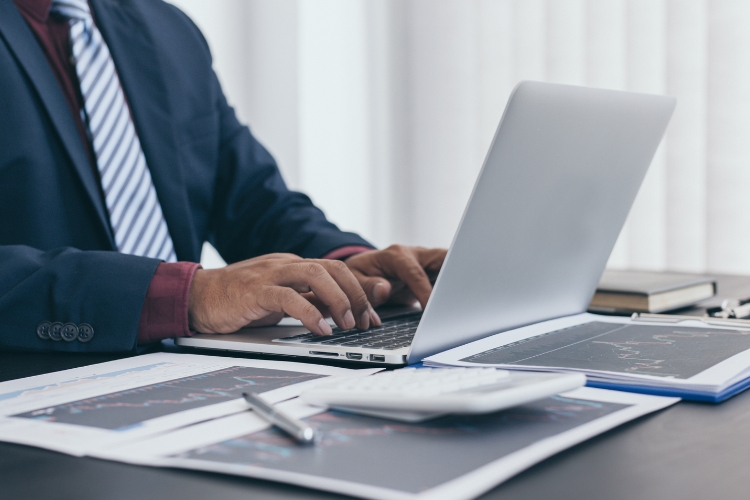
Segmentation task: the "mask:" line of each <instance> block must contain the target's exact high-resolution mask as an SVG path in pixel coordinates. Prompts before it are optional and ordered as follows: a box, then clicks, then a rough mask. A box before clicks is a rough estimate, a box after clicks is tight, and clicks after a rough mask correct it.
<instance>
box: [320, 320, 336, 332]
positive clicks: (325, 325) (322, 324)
mask: <svg viewBox="0 0 750 500" xmlns="http://www.w3.org/2000/svg"><path fill="white" fill-rule="evenodd" d="M318 330H320V333H321V334H322V335H330V334H332V333H333V330H331V325H329V324H328V322H327V321H326V320H324V319H321V320H320V321H318Z"/></svg>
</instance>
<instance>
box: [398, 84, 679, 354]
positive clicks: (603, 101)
mask: <svg viewBox="0 0 750 500" xmlns="http://www.w3.org/2000/svg"><path fill="white" fill-rule="evenodd" d="M674 106H675V99H674V98H672V97H666V96H657V95H647V94H636V93H630V92H619V91H612V90H602V89H591V88H585V87H574V86H568V85H557V84H547V83H538V82H522V83H520V84H519V85H518V86H517V87H516V89H515V90H514V92H513V93H512V94H511V97H510V99H509V101H508V104H507V106H506V109H505V113H504V115H503V118H502V120H501V121H500V125H499V127H498V130H497V132H496V134H495V138H494V140H493V143H492V146H491V148H490V151H489V153H488V155H487V158H486V160H485V163H484V165H483V167H482V170H481V172H480V174H479V177H478V179H477V182H476V185H475V187H474V192H473V193H472V196H471V198H470V200H469V203H468V205H467V207H466V210H465V212H464V215H463V219H462V221H461V223H460V225H459V228H458V231H457V232H456V235H455V237H454V240H453V244H452V245H451V248H450V251H449V253H448V257H447V259H446V261H445V264H444V266H443V269H442V271H441V273H440V276H439V277H438V280H437V282H436V284H435V288H434V290H433V294H432V296H431V298H430V301H429V303H428V305H427V308H426V309H425V312H424V315H423V316H422V321H421V322H420V324H419V329H418V330H417V333H416V335H415V337H414V342H413V344H412V348H411V351H410V354H409V362H410V363H413V362H416V361H419V360H421V359H423V358H424V357H426V356H429V355H431V354H434V353H437V352H440V351H443V350H445V349H448V348H452V347H455V346H457V345H461V344H465V343H467V342H470V341H473V340H476V339H479V338H483V337H486V336H488V335H491V334H494V333H497V332H501V331H504V330H509V329H512V328H517V327H520V326H523V325H527V324H531V323H537V322H539V321H544V320H547V319H552V318H557V317H561V316H567V315H571V314H578V313H582V312H584V311H585V310H586V308H587V306H588V304H589V301H590V300H591V297H592V296H593V294H594V291H595V290H596V286H597V284H598V282H599V278H600V276H601V274H602V271H603V270H604V267H605V265H606V263H607V259H608V258H609V255H610V253H611V251H612V248H613V247H614V244H615V241H616V240H617V236H618V235H619V233H620V230H621V229H622V226H623V224H624V223H625V219H626V217H627V215H628V212H629V210H630V207H631V205H632V204H633V201H634V200H635V196H636V194H637V192H638V189H639V187H640V185H641V182H642V181H643V178H644V176H645V175H646V171H647V170H648V167H649V164H650V163H651V160H652V158H653V156H654V153H655V152H656V148H657V146H658V145H659V142H660V141H661V138H662V136H663V135H664V131H665V129H666V127H667V123H668V122H669V119H670V117H671V115H672V111H673V110H674Z"/></svg>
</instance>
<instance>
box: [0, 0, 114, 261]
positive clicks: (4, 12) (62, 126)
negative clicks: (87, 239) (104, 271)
mask: <svg viewBox="0 0 750 500" xmlns="http://www.w3.org/2000/svg"><path fill="white" fill-rule="evenodd" d="M0 35H1V36H2V37H3V38H4V39H5V42H6V43H7V44H8V47H10V50H11V51H12V52H13V53H14V54H15V56H16V59H17V60H18V62H19V64H20V65H21V67H22V68H23V71H25V72H26V75H27V76H28V78H29V80H30V81H31V84H32V85H33V86H34V88H35V90H36V92H37V93H38V95H39V98H40V99H41V101H42V103H43V104H44V107H45V108H46V110H47V113H48V114H49V117H50V120H51V121H52V124H53V126H54V127H55V129H56V130H57V133H58V135H59V136H60V140H61V141H62V143H63V145H64V147H65V150H66V151H67V152H68V155H69V156H70V160H71V162H72V163H73V166H74V168H75V170H76V172H77V173H78V176H79V177H80V179H81V181H82V182H83V186H84V188H85V190H86V193H87V194H88V196H89V198H90V200H91V203H92V204H93V206H94V210H95V211H96V215H97V217H98V218H99V221H100V222H101V224H102V227H103V228H104V230H105V231H106V234H107V236H108V238H109V241H110V244H111V245H112V248H113V249H114V248H116V247H115V243H114V239H113V238H112V231H111V230H110V229H109V227H110V226H109V215H108V214H107V212H106V210H105V207H104V203H103V200H102V199H101V194H100V191H99V185H98V182H99V181H98V179H97V178H96V177H95V176H94V173H93V172H92V170H91V164H90V163H89V159H88V156H87V155H86V151H85V149H84V146H83V143H82V142H81V137H80V135H79V134H78V129H77V128H76V124H75V121H73V117H72V116H71V114H70V108H69V107H68V104H67V102H66V101H65V96H64V95H63V93H62V90H61V89H60V85H59V84H58V83H57V79H56V78H55V74H54V73H53V72H52V69H51V68H50V67H49V63H48V62H47V58H46V57H45V55H44V52H42V49H41V47H40V46H39V43H38V42H37V40H36V38H35V37H34V34H33V33H32V31H31V29H30V28H29V27H28V25H27V24H26V21H25V20H24V19H23V17H22V16H21V13H20V12H18V9H17V8H16V6H15V5H14V4H13V2H12V1H11V0H0Z"/></svg>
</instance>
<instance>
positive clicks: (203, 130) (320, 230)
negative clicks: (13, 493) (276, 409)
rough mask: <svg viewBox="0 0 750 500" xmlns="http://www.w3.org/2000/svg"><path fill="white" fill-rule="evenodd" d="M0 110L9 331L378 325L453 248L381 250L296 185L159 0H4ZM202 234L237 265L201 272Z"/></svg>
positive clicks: (53, 333) (128, 341)
mask: <svg viewBox="0 0 750 500" xmlns="http://www.w3.org/2000/svg"><path fill="white" fill-rule="evenodd" d="M0 117H2V118H1V119H0V214H1V215H0V263H2V264H1V265H0V325H2V328H0V345H2V346H6V347H15V348H26V349H47V350H60V351H84V352H85V351H88V352H92V351H117V350H132V349H133V348H134V347H135V346H136V345H137V344H145V343H148V342H154V341H158V340H160V339H163V338H168V337H175V336H180V335H190V334H191V332H194V331H199V332H205V333H228V332H232V331H235V330H237V329H239V328H241V327H243V326H246V325H267V324H273V323H275V322H277V321H278V320H279V319H280V318H281V317H282V316H283V315H284V314H288V315H290V316H293V317H295V318H298V319H300V320H302V322H303V323H304V325H305V326H306V327H307V328H309V329H310V330H311V331H312V332H314V333H317V334H321V335H326V334H330V332H331V329H330V327H329V325H328V324H327V323H326V322H325V321H324V320H323V315H324V314H327V313H330V314H331V316H332V317H333V319H334V321H335V322H336V324H337V325H339V326H340V327H342V328H346V329H349V328H354V327H359V328H368V327H369V326H370V325H378V324H380V318H379V317H378V315H377V313H376V312H375V311H374V309H373V307H374V306H378V305H380V304H383V303H385V302H386V301H389V300H391V301H398V302H409V301H414V300H415V299H417V300H419V302H420V303H421V304H422V305H423V306H424V305H425V304H426V302H427V299H428V297H429V295H430V292H431V285H430V279H429V276H428V273H429V274H435V273H437V271H438V270H439V269H440V266H441V265H442V262H443V259H444V257H445V251H444V250H440V249H422V248H409V247H401V246H394V247H391V248H388V249H386V250H382V251H377V250H373V247H372V246H371V245H370V244H369V243H368V242H366V241H365V240H363V239H362V238H360V237H359V236H357V235H355V234H352V233H346V232H342V231H340V230H338V228H336V227H335V226H334V225H333V224H331V223H330V222H328V221H327V220H326V219H325V217H324V215H323V213H322V212H321V211H320V210H318V209H317V208H316V207H315V206H313V205H312V203H311V201H310V200H309V198H307V197H306V196H304V195H302V194H300V193H295V192H292V191H289V190H288V189H287V188H286V186H285V184H284V182H283V180H282V179H281V176H280V174H279V171H278V168H277V166H276V164H275V162H274V160H273V158H272V157H271V156H270V155H269V154H268V152H267V151H266V150H265V149H264V148H263V147H262V146H261V145H260V144H259V143H258V142H257V141H256V140H255V139H254V138H253V136H252V135H251V134H250V131H249V130H248V129H247V127H245V126H242V125H241V124H240V123H239V122H238V121H237V119H236V117H235V115H234V111H233V110H232V108H230V107H229V106H228V104H227V102H226V99H225V98H224V95H223V94H222V91H221V88H220V85H219V83H218V80H217V78H216V76H215V74H214V73H213V70H212V68H211V56H210V54H209V50H208V46H207V44H206V42H205V40H204V39H203V38H202V36H201V34H200V32H199V30H198V29H197V27H196V26H195V25H194V24H193V23H192V22H191V21H190V20H189V19H188V18H187V17H186V16H185V15H184V14H183V13H182V12H180V11H179V10H178V9H177V8H175V7H173V6H171V5H168V4H166V3H163V2H161V1H157V0H120V1H117V0H91V1H90V2H87V1H86V0H0ZM203 241H209V242H211V243H212V244H213V245H214V246H215V247H216V248H217V249H218V250H219V252H220V253H221V255H222V256H223V257H224V258H225V259H226V260H227V261H229V262H233V263H234V264H231V265H229V266H228V267H226V268H224V269H219V270H203V269H200V266H199V265H198V264H195V262H197V260H198V259H199V257H200V250H201V246H202V243H203ZM282 252H283V253H282ZM247 259H249V260H247Z"/></svg>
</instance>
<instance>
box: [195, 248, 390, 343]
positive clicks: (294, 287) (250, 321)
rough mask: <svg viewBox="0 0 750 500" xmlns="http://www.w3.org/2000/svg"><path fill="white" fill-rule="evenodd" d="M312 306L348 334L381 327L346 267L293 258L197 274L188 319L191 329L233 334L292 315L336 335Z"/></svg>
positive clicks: (279, 257)
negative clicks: (247, 327) (374, 325)
mask: <svg viewBox="0 0 750 500" xmlns="http://www.w3.org/2000/svg"><path fill="white" fill-rule="evenodd" d="M303 294H304V295H303ZM308 299H310V300H308ZM311 300H312V302H315V303H316V304H318V305H319V307H320V308H321V309H325V310H327V311H330V314H331V316H332V317H333V320H334V321H335V322H336V324H337V325H338V326H339V327H341V328H343V329H345V330H349V329H351V328H354V327H357V328H363V329H367V328H369V327H370V323H371V322H372V323H374V324H380V318H378V317H377V314H375V311H374V310H373V309H372V306H371V305H370V303H369V301H368V300H367V295H365V292H364V291H363V290H362V287H361V286H360V284H359V282H358V281H357V278H355V277H354V275H353V274H352V272H351V271H350V270H349V268H348V267H347V265H346V264H344V263H343V262H341V261H338V260H319V259H302V258H300V257H297V256H296V255H292V254H269V255H264V256H262V257H257V258H254V259H250V260H245V261H242V262H238V263H236V264H232V265H230V266H227V267H225V268H223V269H211V270H208V269H199V270H197V271H196V272H195V276H194V277H193V282H192V284H191V285H190V296H189V297H188V317H189V321H190V327H191V328H192V329H193V330H196V331H198V332H203V333H231V332H235V331H237V330H239V329H240V328H242V327H244V326H248V325H250V326H262V325H272V324H275V323H278V322H279V320H281V318H282V317H283V316H284V314H288V315H289V316H291V317H293V318H297V319H299V320H301V321H302V323H303V324H304V325H305V326H306V327H307V328H308V329H309V330H310V331H311V332H313V333H316V334H318V335H330V334H331V327H330V326H329V325H328V323H327V322H326V321H325V319H323V315H322V314H321V312H320V310H319V307H316V306H315V305H313V303H312V302H311Z"/></svg>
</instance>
